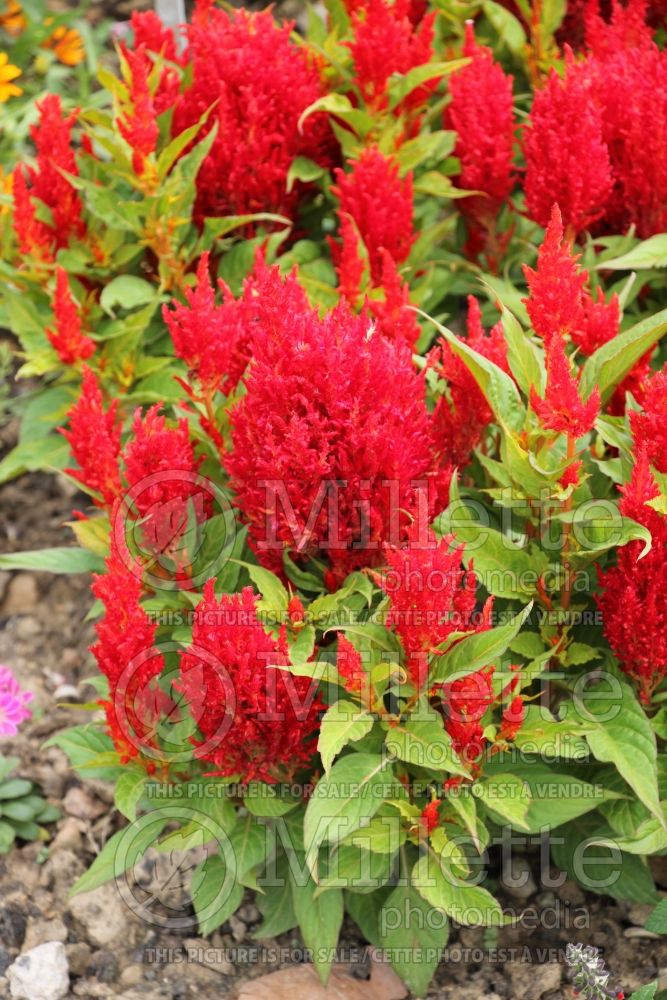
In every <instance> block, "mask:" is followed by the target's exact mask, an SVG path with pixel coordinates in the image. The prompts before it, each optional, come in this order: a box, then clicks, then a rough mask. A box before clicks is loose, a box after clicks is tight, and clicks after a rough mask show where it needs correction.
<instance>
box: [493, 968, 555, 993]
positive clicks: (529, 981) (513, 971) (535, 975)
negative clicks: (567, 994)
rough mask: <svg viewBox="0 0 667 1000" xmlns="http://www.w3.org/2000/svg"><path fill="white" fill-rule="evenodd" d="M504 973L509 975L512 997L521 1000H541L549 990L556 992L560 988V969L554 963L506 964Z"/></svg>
mask: <svg viewBox="0 0 667 1000" xmlns="http://www.w3.org/2000/svg"><path fill="white" fill-rule="evenodd" d="M505 972H506V973H508V975H509V978H510V982H511V984H512V994H513V996H515V997H521V998H522V1000H541V997H543V996H544V994H545V993H548V992H549V990H557V989H558V987H559V986H560V980H561V967H560V965H556V963H545V964H543V965H536V964H528V963H524V962H508V963H507V965H506V966H505Z"/></svg>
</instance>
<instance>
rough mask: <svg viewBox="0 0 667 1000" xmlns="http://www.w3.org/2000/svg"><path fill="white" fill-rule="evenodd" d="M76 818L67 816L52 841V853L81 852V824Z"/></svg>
mask: <svg viewBox="0 0 667 1000" xmlns="http://www.w3.org/2000/svg"><path fill="white" fill-rule="evenodd" d="M80 822H81V821H80V820H78V819H75V817H74V816H67V817H66V819H65V820H64V822H63V824H62V826H61V827H60V829H59V830H58V832H57V834H56V835H55V837H54V838H53V840H52V841H51V846H50V851H51V853H54V852H55V851H62V850H65V851H74V852H76V851H80V850H81V844H82V841H81V830H80V829H79V823H80Z"/></svg>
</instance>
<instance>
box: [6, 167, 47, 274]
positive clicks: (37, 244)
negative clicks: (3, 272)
mask: <svg viewBox="0 0 667 1000" xmlns="http://www.w3.org/2000/svg"><path fill="white" fill-rule="evenodd" d="M12 176H13V185H12V197H13V201H14V214H13V220H12V221H13V225H14V232H15V233H16V238H17V240H18V244H19V249H20V251H21V253H22V254H34V255H35V256H36V257H41V258H42V259H43V260H46V261H51V260H52V259H53V253H52V251H51V233H50V230H49V228H48V226H46V225H45V224H44V223H43V222H40V220H39V219H38V218H37V216H36V213H35V206H34V205H33V203H32V198H31V197H30V191H29V189H28V185H27V183H26V176H25V168H24V167H23V166H22V165H21V164H19V165H18V166H17V167H15V169H14V173H13V175H12Z"/></svg>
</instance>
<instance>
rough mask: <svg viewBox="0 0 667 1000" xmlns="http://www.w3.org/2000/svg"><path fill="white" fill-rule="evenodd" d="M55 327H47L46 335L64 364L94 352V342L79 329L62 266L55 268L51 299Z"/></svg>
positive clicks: (75, 310)
mask: <svg viewBox="0 0 667 1000" xmlns="http://www.w3.org/2000/svg"><path fill="white" fill-rule="evenodd" d="M53 312H54V316H55V321H56V326H55V329H54V330H53V329H47V331H46V335H47V337H48V338H49V340H50V341H51V344H52V345H53V347H54V348H55V350H56V352H57V354H58V357H59V358H60V360H61V361H62V362H63V364H65V365H73V364H76V362H77V361H85V360H86V358H89V357H90V356H91V354H93V353H94V352H95V342H94V341H93V340H91V339H90V337H87V336H86V335H85V334H84V333H83V332H82V329H81V317H80V316H79V312H78V310H77V308H76V304H75V302H74V299H73V298H72V293H71V292H70V290H69V282H68V280H67V271H66V270H65V269H64V267H59V268H57V270H56V293H55V296H54V299H53Z"/></svg>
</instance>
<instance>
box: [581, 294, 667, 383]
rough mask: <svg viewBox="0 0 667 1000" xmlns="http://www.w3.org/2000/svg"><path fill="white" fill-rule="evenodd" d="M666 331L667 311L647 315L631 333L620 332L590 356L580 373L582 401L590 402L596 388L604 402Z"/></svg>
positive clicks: (631, 329) (629, 331)
mask: <svg viewBox="0 0 667 1000" xmlns="http://www.w3.org/2000/svg"><path fill="white" fill-rule="evenodd" d="M665 331H667V309H663V310H662V312H659V313H656V314H655V316H646V317H645V318H644V319H642V320H640V321H639V323H636V324H635V325H634V326H633V327H630V329H629V330H625V331H624V332H623V333H619V334H618V335H617V336H616V337H614V339H613V340H610V341H609V342H608V343H606V344H603V345H602V347H599V348H598V349H597V351H595V353H594V354H591V356H590V357H589V358H587V359H586V362H585V364H584V366H583V368H582V370H581V377H580V380H579V388H580V392H581V395H582V398H583V399H588V397H589V396H590V394H591V392H592V391H593V389H594V388H595V387H596V386H597V387H598V388H599V390H600V395H601V397H602V402H603V403H605V402H606V401H607V400H608V399H609V397H610V396H611V394H612V393H613V391H614V389H615V388H616V386H617V385H618V384H619V383H620V382H622V381H623V379H624V378H625V376H626V375H627V374H628V372H629V371H630V369H631V368H633V367H634V366H635V364H636V363H637V362H638V361H639V359H640V358H641V357H642V355H644V354H645V353H646V352H647V351H648V350H649V348H651V347H653V346H654V344H656V343H657V342H658V341H659V340H660V338H661V337H662V335H663V334H664V333H665Z"/></svg>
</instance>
